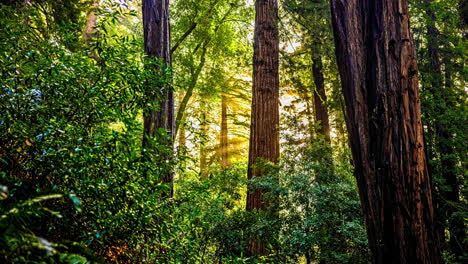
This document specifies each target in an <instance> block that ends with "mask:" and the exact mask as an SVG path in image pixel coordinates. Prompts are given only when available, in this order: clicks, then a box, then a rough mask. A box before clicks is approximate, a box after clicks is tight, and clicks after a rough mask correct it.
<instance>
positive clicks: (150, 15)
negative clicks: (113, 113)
mask: <svg viewBox="0 0 468 264" xmlns="http://www.w3.org/2000/svg"><path fill="white" fill-rule="evenodd" d="M142 11H143V31H144V47H145V53H146V55H147V56H148V57H153V58H158V59H160V60H161V61H162V63H163V65H161V66H159V67H157V68H156V69H155V75H156V76H155V78H166V74H167V72H170V71H168V70H167V69H168V68H169V67H170V66H171V53H170V26H169V0H143V6H142ZM148 90H151V91H148V96H150V100H152V104H153V105H152V106H151V107H148V108H147V109H144V111H143V123H144V128H143V130H144V134H143V147H144V148H150V147H151V144H150V139H151V138H154V137H156V136H158V133H159V132H158V131H159V129H164V130H165V131H166V133H167V138H165V140H164V141H165V142H163V144H165V145H166V147H167V151H164V153H159V156H161V157H162V158H163V159H165V160H171V159H172V158H173V153H172V152H173V142H174V132H175V119H174V94H173V91H172V88H171V87H170V85H169V84H164V86H163V87H148ZM155 90H156V91H157V92H156V93H155V92H154V91H155ZM155 94H156V96H155ZM166 169H167V170H168V172H167V173H165V175H162V176H161V181H162V182H165V183H169V184H170V185H171V187H170V188H171V190H170V195H169V196H172V193H173V188H172V181H173V172H172V170H170V168H166Z"/></svg>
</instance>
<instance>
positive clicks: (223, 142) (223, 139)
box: [219, 94, 231, 168]
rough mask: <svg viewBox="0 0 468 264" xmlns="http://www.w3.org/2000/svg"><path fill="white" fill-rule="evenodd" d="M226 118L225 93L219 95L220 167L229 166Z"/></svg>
mask: <svg viewBox="0 0 468 264" xmlns="http://www.w3.org/2000/svg"><path fill="white" fill-rule="evenodd" d="M228 140H229V139H228V119H227V98H226V95H225V94H222V95H221V134H220V142H219V151H220V156H221V167H223V168H227V167H229V166H231V163H230V162H229V141H228Z"/></svg>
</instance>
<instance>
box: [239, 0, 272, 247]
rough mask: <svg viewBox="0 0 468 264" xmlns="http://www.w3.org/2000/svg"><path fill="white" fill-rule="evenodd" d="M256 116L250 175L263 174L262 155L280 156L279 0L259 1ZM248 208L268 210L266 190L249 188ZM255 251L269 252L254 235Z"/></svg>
mask: <svg viewBox="0 0 468 264" xmlns="http://www.w3.org/2000/svg"><path fill="white" fill-rule="evenodd" d="M255 10H256V16H255V33H254V57H253V89H252V93H253V95H252V116H251V126H250V147H249V168H248V178H249V179H251V178H253V177H257V176H259V175H261V173H260V171H259V170H258V169H257V168H254V166H255V164H256V163H257V162H258V161H259V159H264V160H268V161H271V162H275V163H276V162H277V161H278V158H279V74H278V63H279V40H278V28H277V20H278V3H277V0H257V1H256V2H255ZM246 208H247V210H249V211H250V210H264V209H266V203H265V201H264V200H263V192H262V190H259V189H254V190H252V189H250V188H249V189H248V191H247V206H246ZM249 250H250V252H251V253H252V254H265V253H266V247H265V242H263V241H258V240H255V239H251V241H250V242H249Z"/></svg>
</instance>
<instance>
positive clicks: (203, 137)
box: [200, 96, 208, 179]
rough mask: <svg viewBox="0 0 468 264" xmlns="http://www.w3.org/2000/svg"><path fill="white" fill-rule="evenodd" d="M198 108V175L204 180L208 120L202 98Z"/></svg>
mask: <svg viewBox="0 0 468 264" xmlns="http://www.w3.org/2000/svg"><path fill="white" fill-rule="evenodd" d="M200 100H201V101H200V108H201V118H200V122H201V124H200V134H201V136H200V175H201V178H202V179H206V177H207V176H208V171H207V164H208V162H207V161H208V157H207V148H206V144H207V140H206V137H207V136H208V119H207V118H206V115H207V111H206V107H207V105H206V102H205V100H204V99H203V96H202V98H201V99H200Z"/></svg>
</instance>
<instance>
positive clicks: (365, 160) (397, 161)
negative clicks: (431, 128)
mask: <svg viewBox="0 0 468 264" xmlns="http://www.w3.org/2000/svg"><path fill="white" fill-rule="evenodd" d="M331 3H332V20H333V29H334V35H335V44H336V56H337V61H338V68H339V71H340V76H341V81H342V87H343V93H344V98H345V103H346V123H347V127H348V132H349V138H350V145H351V149H352V154H353V161H354V166H355V176H356V179H357V183H358V187H359V194H360V199H361V204H362V208H363V212H364V214H365V216H366V226H367V235H368V239H369V246H370V249H371V251H372V254H373V258H374V263H395V264H397V263H398V264H405V263H408V264H410V263H440V262H441V260H440V255H439V250H438V245H437V242H436V239H435V238H434V223H433V217H434V216H433V209H432V195H431V183H430V179H429V176H428V173H427V168H426V160H425V155H424V147H423V145H424V144H423V131H422V124H421V111H420V101H419V93H418V78H417V65H416V55H415V49H414V43H413V37H412V35H411V32H410V26H409V14H408V1H407V0H398V1H394V0H347V1H345V0H332V1H331Z"/></svg>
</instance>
